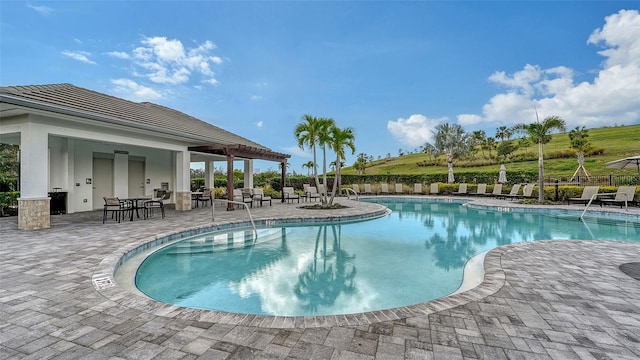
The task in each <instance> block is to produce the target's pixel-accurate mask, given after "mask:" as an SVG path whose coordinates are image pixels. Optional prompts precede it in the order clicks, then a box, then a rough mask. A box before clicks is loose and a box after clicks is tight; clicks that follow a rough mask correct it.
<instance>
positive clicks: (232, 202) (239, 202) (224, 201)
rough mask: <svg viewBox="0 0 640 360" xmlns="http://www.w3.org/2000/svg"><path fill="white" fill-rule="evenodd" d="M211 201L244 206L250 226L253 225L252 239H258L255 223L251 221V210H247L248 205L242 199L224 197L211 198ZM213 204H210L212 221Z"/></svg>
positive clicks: (212, 219) (212, 218)
mask: <svg viewBox="0 0 640 360" xmlns="http://www.w3.org/2000/svg"><path fill="white" fill-rule="evenodd" d="M213 201H219V202H221V203H225V204H229V203H231V204H237V205H242V206H244V208H245V209H247V214H249V220H251V226H253V236H254V240H253V241H256V240H258V230H257V229H256V224H255V223H254V222H253V216H251V211H249V207H248V206H247V204H246V203H244V202H242V201H233V200H226V199H213ZM215 208H216V207H215V205H214V204H211V221H214V220H215V218H214V213H215Z"/></svg>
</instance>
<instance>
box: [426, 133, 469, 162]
mask: <svg viewBox="0 0 640 360" xmlns="http://www.w3.org/2000/svg"><path fill="white" fill-rule="evenodd" d="M434 137H435V147H436V149H437V150H438V152H439V153H443V154H445V155H446V156H447V164H448V166H449V169H451V168H452V167H453V160H454V159H455V158H456V157H458V156H462V155H465V154H466V153H467V152H468V151H469V147H470V144H471V141H470V139H471V137H470V136H469V134H466V133H465V132H464V129H462V126H460V125H459V124H454V125H450V124H440V125H437V126H436V127H435V131H434Z"/></svg>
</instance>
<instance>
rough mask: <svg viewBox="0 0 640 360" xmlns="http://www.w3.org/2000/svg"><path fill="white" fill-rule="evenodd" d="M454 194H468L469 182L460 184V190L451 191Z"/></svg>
mask: <svg viewBox="0 0 640 360" xmlns="http://www.w3.org/2000/svg"><path fill="white" fill-rule="evenodd" d="M451 194H452V195H467V183H462V184H460V186H458V191H454V192H452V193H451Z"/></svg>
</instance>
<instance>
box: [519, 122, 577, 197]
mask: <svg viewBox="0 0 640 360" xmlns="http://www.w3.org/2000/svg"><path fill="white" fill-rule="evenodd" d="M537 117H538V112H537V111H536V122H534V123H531V124H518V125H516V126H515V127H514V129H516V131H520V132H524V133H526V134H527V135H528V136H529V137H530V138H531V141H533V142H534V143H537V144H538V186H539V189H540V190H539V191H538V201H543V200H544V164H543V157H544V156H543V152H542V145H543V144H546V143H548V142H549V141H551V133H552V132H553V131H554V130H558V131H565V123H564V120H562V119H561V118H560V117H559V116H548V117H546V118H545V119H544V120H542V122H540V121H538V120H537Z"/></svg>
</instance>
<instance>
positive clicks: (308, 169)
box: [302, 160, 315, 176]
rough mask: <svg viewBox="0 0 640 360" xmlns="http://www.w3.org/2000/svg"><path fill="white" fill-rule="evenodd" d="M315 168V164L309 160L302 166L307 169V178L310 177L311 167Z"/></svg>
mask: <svg viewBox="0 0 640 360" xmlns="http://www.w3.org/2000/svg"><path fill="white" fill-rule="evenodd" d="M314 166H315V163H314V162H313V161H311V160H309V161H307V162H306V163H304V164H302V167H303V168H307V176H311V169H313V167H314Z"/></svg>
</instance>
